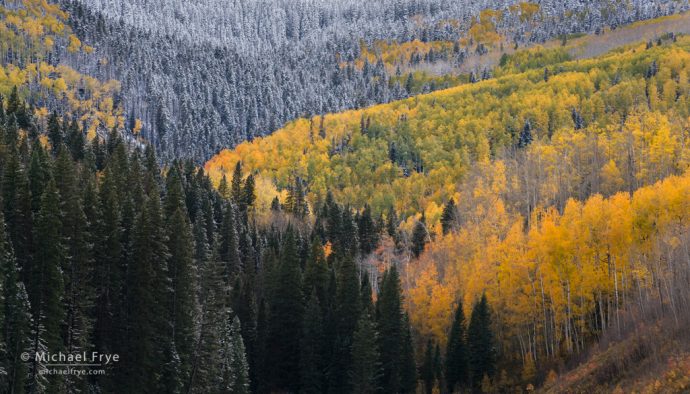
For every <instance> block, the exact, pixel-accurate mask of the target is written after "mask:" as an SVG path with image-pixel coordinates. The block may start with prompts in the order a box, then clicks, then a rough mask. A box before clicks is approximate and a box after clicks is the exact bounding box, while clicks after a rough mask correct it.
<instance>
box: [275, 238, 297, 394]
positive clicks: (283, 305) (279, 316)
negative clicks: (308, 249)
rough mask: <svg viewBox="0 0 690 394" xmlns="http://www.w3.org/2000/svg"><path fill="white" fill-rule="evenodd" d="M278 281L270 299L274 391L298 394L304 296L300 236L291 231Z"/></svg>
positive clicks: (284, 250) (278, 269)
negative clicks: (299, 253) (300, 262)
mask: <svg viewBox="0 0 690 394" xmlns="http://www.w3.org/2000/svg"><path fill="white" fill-rule="evenodd" d="M276 279H277V281H276V283H275V285H274V286H275V288H274V289H273V293H272V294H271V300H270V315H269V323H268V338H267V339H266V349H267V353H266V356H267V364H266V365H267V368H269V370H268V374H269V383H270V388H271V390H275V391H283V390H284V391H293V392H294V391H297V390H298V389H299V379H297V377H298V376H299V354H300V351H299V342H300V338H301V337H302V322H303V313H304V299H303V298H304V297H303V295H302V274H301V272H300V266H299V256H298V252H297V236H296V234H295V231H294V230H293V229H291V228H289V229H288V230H287V231H286V234H285V240H284V241H283V247H282V251H281V256H280V263H279V265H278V267H277V272H276Z"/></svg>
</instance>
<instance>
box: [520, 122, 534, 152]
mask: <svg viewBox="0 0 690 394" xmlns="http://www.w3.org/2000/svg"><path fill="white" fill-rule="evenodd" d="M532 140H533V137H532V123H531V122H530V121H529V119H527V120H526V121H525V126H524V127H523V128H522V131H521V132H520V138H519V139H518V143H517V146H518V148H520V149H524V148H526V147H527V145H529V144H531V143H532Z"/></svg>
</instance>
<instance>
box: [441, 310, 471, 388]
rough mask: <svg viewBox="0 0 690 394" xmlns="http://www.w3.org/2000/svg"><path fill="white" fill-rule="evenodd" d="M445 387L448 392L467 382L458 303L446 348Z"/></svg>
mask: <svg viewBox="0 0 690 394" xmlns="http://www.w3.org/2000/svg"><path fill="white" fill-rule="evenodd" d="M445 369H446V375H445V377H446V385H447V386H448V391H449V392H451V393H452V392H454V391H455V389H457V388H461V387H465V386H466V385H467V382H468V378H469V374H468V365H467V346H466V344H465V313H464V312H463V309H462V302H461V301H458V306H457V308H456V309H455V315H454V317H453V324H452V325H451V327H450V333H449V334H448V344H447V348H446V368H445Z"/></svg>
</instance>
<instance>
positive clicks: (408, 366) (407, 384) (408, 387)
mask: <svg viewBox="0 0 690 394" xmlns="http://www.w3.org/2000/svg"><path fill="white" fill-rule="evenodd" d="M402 325H403V327H402V334H403V336H402V349H401V350H402V354H401V360H400V364H401V368H400V371H401V377H400V392H401V393H414V392H416V391H417V364H416V363H415V355H414V347H413V346H414V345H413V344H412V331H411V329H410V318H409V317H408V316H407V312H405V313H404V314H403V321H402Z"/></svg>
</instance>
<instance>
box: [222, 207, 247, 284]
mask: <svg viewBox="0 0 690 394" xmlns="http://www.w3.org/2000/svg"><path fill="white" fill-rule="evenodd" d="M239 226H240V220H239V215H238V213H237V210H236V207H235V205H234V204H232V203H226V204H225V213H224V215H223V222H222V223H221V228H220V231H221V234H220V258H221V260H223V261H224V262H225V264H226V279H227V280H228V281H229V282H228V283H232V282H233V280H232V279H233V278H235V277H236V276H237V275H238V274H239V273H240V272H241V270H242V261H241V259H240V249H239V235H238V231H237V229H238V228H239Z"/></svg>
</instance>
